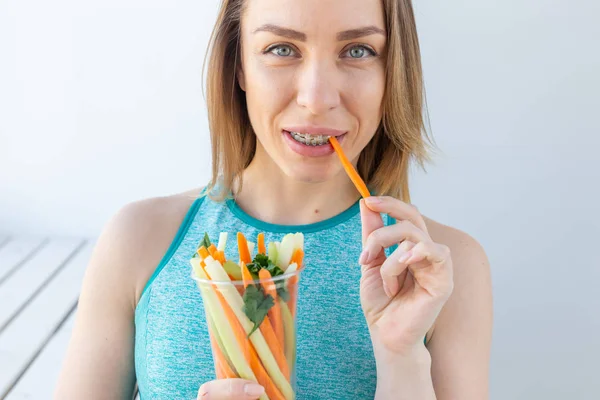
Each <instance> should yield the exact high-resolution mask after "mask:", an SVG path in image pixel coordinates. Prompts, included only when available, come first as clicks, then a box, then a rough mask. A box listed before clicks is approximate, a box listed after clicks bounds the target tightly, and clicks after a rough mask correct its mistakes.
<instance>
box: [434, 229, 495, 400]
mask: <svg viewBox="0 0 600 400" xmlns="http://www.w3.org/2000/svg"><path fill="white" fill-rule="evenodd" d="M431 233H432V237H434V239H435V240H436V241H439V242H441V243H445V244H446V245H447V246H448V247H450V249H451V251H452V258H453V260H454V266H455V267H454V291H453V293H452V295H451V296H450V298H449V299H448V302H447V303H446V305H445V306H444V308H443V309H442V311H441V313H440V315H439V316H438V318H437V321H436V323H435V325H434V329H433V332H432V335H431V339H430V343H429V344H428V348H429V351H430V353H431V358H432V369H431V371H432V379H433V384H434V387H435V393H436V397H437V399H438V400H450V399H464V400H482V399H487V398H489V393H488V391H489V389H488V387H489V383H488V381H489V362H490V346H491V337H492V313H493V310H492V287H491V279H490V266H489V262H488V259H487V256H486V254H485V252H484V250H483V249H482V248H481V246H480V245H479V243H477V241H475V239H473V238H471V237H470V236H468V235H467V234H465V233H463V232H460V231H457V230H455V229H452V228H449V227H444V226H441V225H438V226H436V227H435V228H432V229H431ZM434 235H435V236H434Z"/></svg>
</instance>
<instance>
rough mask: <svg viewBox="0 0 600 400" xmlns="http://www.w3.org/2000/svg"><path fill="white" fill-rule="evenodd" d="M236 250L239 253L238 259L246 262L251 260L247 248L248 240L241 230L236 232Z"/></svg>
mask: <svg viewBox="0 0 600 400" xmlns="http://www.w3.org/2000/svg"><path fill="white" fill-rule="evenodd" d="M237 241H238V251H239V253H240V261H243V262H245V263H246V264H248V263H250V262H252V259H251V258H250V251H249V250H248V241H246V237H245V236H244V234H243V233H242V232H238V233H237Z"/></svg>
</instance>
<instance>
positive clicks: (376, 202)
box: [365, 196, 381, 204]
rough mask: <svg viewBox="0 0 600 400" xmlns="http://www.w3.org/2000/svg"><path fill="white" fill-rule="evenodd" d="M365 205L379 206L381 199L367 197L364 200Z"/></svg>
mask: <svg viewBox="0 0 600 400" xmlns="http://www.w3.org/2000/svg"><path fill="white" fill-rule="evenodd" d="M365 201H366V202H367V204H379V203H381V199H380V198H379V197H377V196H369V197H367V198H366V199H365Z"/></svg>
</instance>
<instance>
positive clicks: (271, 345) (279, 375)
mask: <svg viewBox="0 0 600 400" xmlns="http://www.w3.org/2000/svg"><path fill="white" fill-rule="evenodd" d="M302 270H303V268H299V269H297V270H295V271H293V272H289V273H285V274H283V275H278V276H275V277H272V278H269V279H255V280H252V281H250V282H249V283H248V284H247V285H245V284H244V282H243V281H240V280H231V279H230V277H229V276H228V275H227V274H225V275H219V276H218V278H220V279H219V280H214V279H209V275H208V274H207V273H206V272H205V271H204V270H203V269H201V268H200V269H196V272H195V273H193V274H192V277H193V279H194V280H195V281H196V283H197V285H198V288H199V289H200V293H201V295H202V300H203V302H204V310H205V313H206V320H207V325H208V329H209V335H210V342H211V347H212V353H213V360H214V366H215V373H216V376H217V379H226V378H242V379H248V380H251V381H254V382H257V383H259V384H260V385H262V386H263V387H264V388H265V393H264V394H263V395H262V396H261V397H260V398H261V399H262V400H267V399H270V400H280V399H281V400H284V399H285V400H292V399H294V398H295V392H296V371H295V369H296V368H295V367H296V300H297V293H298V280H299V278H300V273H301V271H302ZM209 273H210V272H209ZM211 278H212V276H211Z"/></svg>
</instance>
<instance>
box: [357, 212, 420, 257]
mask: <svg viewBox="0 0 600 400" xmlns="http://www.w3.org/2000/svg"><path fill="white" fill-rule="evenodd" d="M405 240H409V241H411V242H413V243H419V242H430V241H431V238H430V237H429V235H428V234H427V233H425V232H423V231H422V230H420V229H419V228H417V227H416V226H414V225H413V224H412V223H411V222H409V221H401V222H398V223H397V224H394V225H388V226H384V227H383V228H379V229H376V230H375V231H373V232H371V234H370V235H369V237H367V240H366V242H365V244H364V245H363V253H364V254H365V259H364V260H362V261H361V264H367V263H369V262H370V261H371V260H372V259H373V258H374V257H375V256H376V255H377V254H379V253H380V252H381V250H382V249H384V248H387V247H390V246H392V245H394V244H397V243H401V242H403V241H405Z"/></svg>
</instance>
